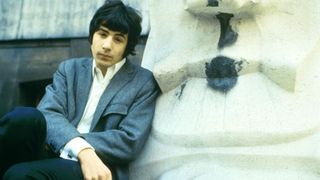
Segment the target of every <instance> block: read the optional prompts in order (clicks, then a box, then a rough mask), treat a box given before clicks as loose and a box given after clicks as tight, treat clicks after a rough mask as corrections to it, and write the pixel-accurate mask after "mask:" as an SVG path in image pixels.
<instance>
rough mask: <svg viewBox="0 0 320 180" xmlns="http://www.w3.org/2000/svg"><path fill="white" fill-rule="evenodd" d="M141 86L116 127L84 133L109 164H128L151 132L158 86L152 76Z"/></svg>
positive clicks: (85, 137)
mask: <svg viewBox="0 0 320 180" xmlns="http://www.w3.org/2000/svg"><path fill="white" fill-rule="evenodd" d="M140 87H141V89H140V90H139V92H138V94H137V97H136V99H135V101H134V103H133V104H132V105H131V106H130V108H129V110H128V113H127V115H126V116H125V117H124V119H122V120H121V122H120V124H119V126H118V128H117V129H111V130H107V131H103V132H90V133H86V134H82V136H83V137H84V139H85V140H86V141H88V142H89V144H91V145H92V146H93V147H94V148H95V151H96V153H97V154H98V155H99V157H100V158H101V159H102V160H103V161H104V162H105V163H107V164H123V163H124V164H127V163H128V162H130V161H131V160H133V159H134V158H135V157H136V156H137V154H138V153H139V152H140V150H141V148H142V147H143V145H144V143H145V141H146V139H147V137H148V135H149V132H150V129H151V123H152V119H153V114H154V108H155V101H156V98H157V95H158V93H159V87H158V85H157V83H156V81H155V80H154V78H153V77H152V76H150V79H148V80H147V81H146V82H145V83H144V84H143V85H142V86H140ZM128 91H130V89H128Z"/></svg>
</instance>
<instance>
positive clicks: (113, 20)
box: [89, 0, 141, 57]
mask: <svg viewBox="0 0 320 180" xmlns="http://www.w3.org/2000/svg"><path fill="white" fill-rule="evenodd" d="M100 26H104V27H107V28H108V29H110V30H112V31H118V32H121V33H124V34H128V44H127V47H126V49H125V51H124V54H123V57H127V56H128V55H129V54H132V55H135V50H134V48H135V46H136V44H137V43H138V41H139V36H140V33H141V17H140V16H139V15H138V13H137V12H136V11H135V10H134V9H133V8H131V7H129V6H126V5H124V4H123V3H122V2H121V1H119V0H112V1H106V2H105V3H104V5H103V6H101V7H100V8H99V9H98V10H97V11H96V13H95V14H94V16H93V18H92V20H91V22H90V29H89V42H90V44H92V39H93V34H94V33H95V32H96V31H98V30H99V28H100Z"/></svg>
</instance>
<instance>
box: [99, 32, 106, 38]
mask: <svg viewBox="0 0 320 180" xmlns="http://www.w3.org/2000/svg"><path fill="white" fill-rule="evenodd" d="M99 35H100V37H103V38H104V37H107V36H108V35H107V34H106V33H103V32H102V33H99Z"/></svg>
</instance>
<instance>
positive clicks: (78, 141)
mask: <svg viewBox="0 0 320 180" xmlns="http://www.w3.org/2000/svg"><path fill="white" fill-rule="evenodd" d="M87 148H91V149H93V150H94V148H93V147H92V146H91V145H90V144H89V143H88V142H87V141H86V140H84V139H83V138H80V137H76V138H73V139H71V140H70V141H69V142H68V143H67V144H66V145H65V146H64V147H63V148H62V149H61V150H60V157H61V158H63V159H69V160H74V161H78V154H79V152H80V151H82V150H84V149H87Z"/></svg>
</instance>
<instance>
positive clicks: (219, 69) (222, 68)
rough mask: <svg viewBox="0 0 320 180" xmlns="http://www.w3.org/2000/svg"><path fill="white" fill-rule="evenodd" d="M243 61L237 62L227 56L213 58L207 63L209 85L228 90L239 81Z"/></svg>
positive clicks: (220, 89)
mask: <svg viewBox="0 0 320 180" xmlns="http://www.w3.org/2000/svg"><path fill="white" fill-rule="evenodd" d="M242 63H243V62H242V61H239V62H236V61H235V60H233V59H231V58H228V57H225V56H218V57H215V58H213V59H212V60H211V62H210V63H206V65H205V66H206V71H205V73H206V75H207V81H208V85H209V86H210V87H211V88H213V89H215V90H218V91H221V92H228V91H229V90H230V89H232V88H233V87H234V86H235V85H236V83H237V80H238V72H239V71H240V70H241V69H242Z"/></svg>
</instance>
